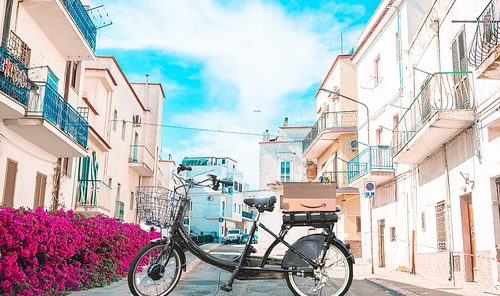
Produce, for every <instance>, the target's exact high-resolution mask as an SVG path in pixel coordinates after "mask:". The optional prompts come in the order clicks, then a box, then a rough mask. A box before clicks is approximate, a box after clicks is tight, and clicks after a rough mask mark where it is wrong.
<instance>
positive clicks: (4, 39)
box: [2, 0, 14, 48]
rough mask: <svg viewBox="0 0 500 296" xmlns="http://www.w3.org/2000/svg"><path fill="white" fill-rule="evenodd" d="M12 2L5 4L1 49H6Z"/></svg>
mask: <svg viewBox="0 0 500 296" xmlns="http://www.w3.org/2000/svg"><path fill="white" fill-rule="evenodd" d="M13 2H14V0H7V3H6V4H5V16H4V18H3V32H2V47H3V48H7V46H8V44H9V30H10V20H11V17H12V3H13Z"/></svg>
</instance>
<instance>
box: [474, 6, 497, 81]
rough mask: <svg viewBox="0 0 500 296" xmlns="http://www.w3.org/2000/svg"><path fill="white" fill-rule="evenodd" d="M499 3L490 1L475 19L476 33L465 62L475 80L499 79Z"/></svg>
mask: <svg viewBox="0 0 500 296" xmlns="http://www.w3.org/2000/svg"><path fill="white" fill-rule="evenodd" d="M499 5H500V3H499V0H492V1H490V2H489V4H488V5H487V6H486V8H485V9H484V10H483V12H482V13H481V15H479V17H478V18H477V22H476V23H477V26H476V33H475V34H474V37H473V38H472V41H471V43H470V44H469V53H468V55H467V60H468V62H469V65H471V66H472V67H474V68H476V74H477V78H478V79H481V78H484V79H500V71H499V70H498V67H499V66H500V50H499V46H500V36H499V22H500V17H499V16H500V6H499Z"/></svg>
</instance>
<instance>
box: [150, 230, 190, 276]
mask: <svg viewBox="0 0 500 296" xmlns="http://www.w3.org/2000/svg"><path fill="white" fill-rule="evenodd" d="M158 241H161V242H162V243H163V244H168V239H167V238H166V237H159V238H156V239H153V240H151V242H152V243H153V242H158ZM173 244H174V249H175V250H176V251H177V253H178V254H179V257H180V258H181V268H182V270H183V271H184V272H186V254H185V253H184V251H183V250H182V248H181V246H180V245H179V244H178V243H177V242H174V243H173Z"/></svg>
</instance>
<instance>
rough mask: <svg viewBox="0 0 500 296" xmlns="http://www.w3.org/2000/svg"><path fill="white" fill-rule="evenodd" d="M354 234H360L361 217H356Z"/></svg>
mask: <svg viewBox="0 0 500 296" xmlns="http://www.w3.org/2000/svg"><path fill="white" fill-rule="evenodd" d="M356 233H361V216H357V217H356Z"/></svg>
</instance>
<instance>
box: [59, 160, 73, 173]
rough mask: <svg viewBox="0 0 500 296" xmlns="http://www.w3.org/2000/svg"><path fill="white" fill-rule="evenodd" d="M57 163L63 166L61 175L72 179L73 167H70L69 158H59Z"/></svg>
mask: <svg viewBox="0 0 500 296" xmlns="http://www.w3.org/2000/svg"><path fill="white" fill-rule="evenodd" d="M57 162H58V163H59V165H60V166H61V174H62V175H63V176H68V177H71V166H70V162H69V158H68V157H65V158H58V159H57Z"/></svg>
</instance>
